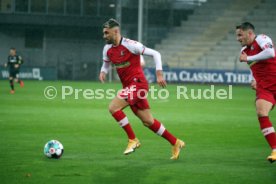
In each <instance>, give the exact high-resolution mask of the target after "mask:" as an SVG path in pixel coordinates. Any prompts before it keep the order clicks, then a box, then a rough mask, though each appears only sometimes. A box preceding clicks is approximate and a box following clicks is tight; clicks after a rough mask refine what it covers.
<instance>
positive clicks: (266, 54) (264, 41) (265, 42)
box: [247, 35, 275, 62]
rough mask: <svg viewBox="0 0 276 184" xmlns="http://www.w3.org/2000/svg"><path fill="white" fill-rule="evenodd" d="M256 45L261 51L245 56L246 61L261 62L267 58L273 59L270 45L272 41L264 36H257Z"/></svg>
mask: <svg viewBox="0 0 276 184" xmlns="http://www.w3.org/2000/svg"><path fill="white" fill-rule="evenodd" d="M256 41H257V43H258V44H259V46H260V47H261V48H262V51H261V52H260V53H258V54H256V55H253V56H247V61H248V62H251V61H257V62H258V61H262V60H266V59H269V58H274V57H275V50H274V46H273V43H272V40H271V39H270V38H269V37H268V36H266V35H259V36H258V37H257V38H256Z"/></svg>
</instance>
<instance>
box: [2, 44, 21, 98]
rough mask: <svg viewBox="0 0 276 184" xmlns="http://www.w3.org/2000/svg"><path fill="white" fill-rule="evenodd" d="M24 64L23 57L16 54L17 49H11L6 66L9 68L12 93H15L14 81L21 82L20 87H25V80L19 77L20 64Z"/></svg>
mask: <svg viewBox="0 0 276 184" xmlns="http://www.w3.org/2000/svg"><path fill="white" fill-rule="evenodd" d="M22 64H23V59H22V57H21V56H18V55H17V54H16V49H15V48H11V49H10V55H9V56H8V62H7V63H6V64H5V67H8V68H9V73H10V76H9V81H10V86H11V91H10V93H11V94H14V92H15V91H14V81H15V82H17V83H19V84H20V87H24V82H23V81H22V80H20V79H19V70H20V66H21V65H22Z"/></svg>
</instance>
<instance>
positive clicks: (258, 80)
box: [236, 22, 276, 162]
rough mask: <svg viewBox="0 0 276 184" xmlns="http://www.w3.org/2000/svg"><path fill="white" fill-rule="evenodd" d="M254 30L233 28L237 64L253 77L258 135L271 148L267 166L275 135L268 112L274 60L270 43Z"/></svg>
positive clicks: (275, 100) (274, 94)
mask: <svg viewBox="0 0 276 184" xmlns="http://www.w3.org/2000/svg"><path fill="white" fill-rule="evenodd" d="M254 29H255V28H254V26H253V25H252V24H251V23H249V22H244V23H242V24H241V25H239V26H237V27H236V36H237V41H239V42H240V43H241V46H242V50H241V54H240V61H241V62H246V63H247V64H248V65H249V67H250V70H251V72H252V74H253V77H254V79H253V80H252V82H251V86H252V88H253V89H255V90H256V112H257V116H258V120H259V123H260V127H261V131H262V133H263V135H264V137H265V138H266V141H267V142H268V144H269V145H270V147H271V150H272V152H271V155H269V156H268V157H267V160H269V161H270V162H274V161H276V134H275V129H274V127H273V125H272V123H271V121H270V119H269V112H270V111H271V110H272V109H273V107H274V105H275V104H276V57H275V49H274V46H273V42H272V40H271V39H270V38H269V37H268V36H267V35H264V34H260V35H255V33H254Z"/></svg>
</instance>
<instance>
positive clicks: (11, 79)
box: [9, 72, 14, 94]
mask: <svg viewBox="0 0 276 184" xmlns="http://www.w3.org/2000/svg"><path fill="white" fill-rule="evenodd" d="M9 83H10V88H11V91H10V93H11V94H14V83H13V75H12V73H11V72H10V77H9Z"/></svg>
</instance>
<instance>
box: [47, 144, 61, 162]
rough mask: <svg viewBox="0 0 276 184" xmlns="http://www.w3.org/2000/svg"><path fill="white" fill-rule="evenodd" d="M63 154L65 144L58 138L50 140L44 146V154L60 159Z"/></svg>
mask: <svg viewBox="0 0 276 184" xmlns="http://www.w3.org/2000/svg"><path fill="white" fill-rule="evenodd" d="M62 154H63V145H62V144H61V143H60V142H59V141H57V140H50V141H48V142H47V143H46V144H45V146H44V155H46V156H47V157H48V158H55V159H59V158H60V157H61V156H62Z"/></svg>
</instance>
